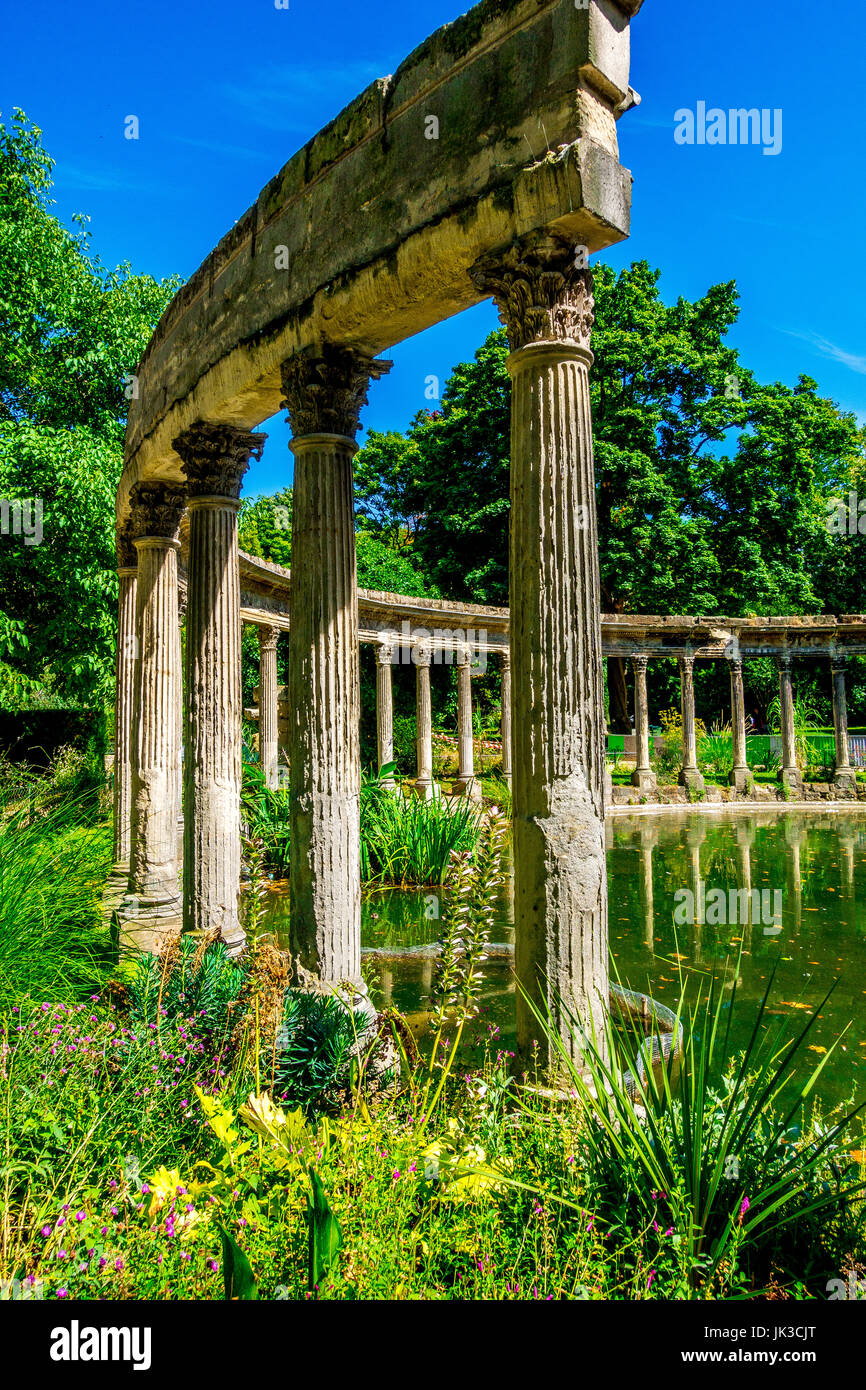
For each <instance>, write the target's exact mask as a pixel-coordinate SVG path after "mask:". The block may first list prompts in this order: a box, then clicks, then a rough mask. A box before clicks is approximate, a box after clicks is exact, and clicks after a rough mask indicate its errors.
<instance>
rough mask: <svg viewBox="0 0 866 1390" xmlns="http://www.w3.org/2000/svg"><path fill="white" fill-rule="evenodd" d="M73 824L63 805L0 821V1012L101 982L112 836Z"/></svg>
mask: <svg viewBox="0 0 866 1390" xmlns="http://www.w3.org/2000/svg"><path fill="white" fill-rule="evenodd" d="M79 820H80V807H79V806H78V804H77V802H76V801H75V800H67V801H65V802H62V803H60V804H58V805H55V806H53V807H51V808H49V809H45V810H37V811H34V813H33V814H32V815H31V814H30V813H28V812H27V811H25V810H19V811H17V812H15V813H14V814H13V815H11V816H7V817H6V818H5V819H4V820H3V821H2V822H0V1009H2V1008H4V1007H6V1006H7V1005H8V1004H9V1003H10V1002H12V1001H14V1000H15V999H17V998H19V997H21V996H23V995H26V994H30V995H33V996H38V997H42V998H45V997H50V998H52V999H71V998H73V997H75V996H76V995H79V994H81V993H82V992H84V991H89V990H91V989H94V988H97V987H98V986H99V984H100V983H101V982H103V981H104V980H105V979H106V978H107V975H108V972H109V970H110V968H111V962H110V944H109V933H108V930H107V928H106V926H105V923H104V921H103V916H102V907H101V894H102V890H103V886H104V884H105V879H106V876H107V874H108V870H109V868H110V866H111V832H110V830H109V829H108V827H107V826H104V825H92V826H87V825H81V824H79V823H78V822H79Z"/></svg>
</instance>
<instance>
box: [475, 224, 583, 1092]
mask: <svg viewBox="0 0 866 1390" xmlns="http://www.w3.org/2000/svg"><path fill="white" fill-rule="evenodd" d="M578 262H579V257H578V256H577V255H576V254H575V249H574V248H573V247H572V246H570V245H568V244H567V243H566V242H564V241H562V240H560V239H558V238H556V237H553V236H550V235H546V234H535V235H532V236H530V237H527V238H525V239H524V240H523V241H522V242H520V243H518V244H516V245H514V246H512V247H510V248H509V249H508V250H507V251H505V252H504V253H502V254H501V255H495V256H487V257H484V258H483V259H482V260H481V261H480V262H478V263H476V265H475V267H474V268H473V270H472V272H471V274H472V279H473V280H474V282H475V284H476V286H477V287H478V288H479V289H481V290H483V291H485V292H486V293H492V294H493V295H494V297H495V299H496V302H497V304H498V306H499V310H500V314H501V317H502V319H503V321H504V323H505V325H506V328H507V330H508V337H509V342H510V346H511V354H510V356H509V359H508V370H509V373H510V375H511V379H512V405H511V548H510V607H511V652H512V656H513V659H514V687H513V699H512V711H513V716H514V730H513V752H514V778H513V789H514V916H515V933H516V970H517V976H518V982H519V990H518V994H517V1044H518V1056H519V1058H520V1060H521V1061H522V1063H523V1065H524V1066H525V1067H529V1066H530V1065H531V1064H532V1056H533V1044H534V1043H537V1044H538V1047H539V1061H540V1063H541V1065H542V1067H554V1066H555V1062H556V1057H557V1052H556V1049H555V1048H553V1047H552V1046H551V1045H550V1044H549V1043H548V1041H547V1038H546V1036H545V1034H544V1030H543V1029H541V1028H540V1026H539V1024H538V1022H537V1020H536V1018H535V1014H534V1012H533V1009H532V1007H531V1005H530V1003H529V1002H527V998H526V997H525V996H528V1000H529V1001H531V1004H532V1005H534V1006H535V1008H536V1009H537V1010H538V1011H539V1012H540V1013H541V1014H542V1015H544V1014H545V1012H546V1011H548V1010H549V1011H550V1014H551V1016H552V1020H553V1027H554V1028H555V1029H557V1030H558V1031H559V1034H560V1036H561V1037H562V1039H563V1042H564V1044H565V1047H566V1048H567V1049H568V1051H569V1053H570V1054H571V1055H572V1056H574V1057H579V1056H580V1055H581V1054H582V1052H583V1050H584V1047H585V1042H584V1037H585V1035H586V1034H588V1033H590V1032H592V1031H593V1030H594V1031H595V1034H596V1036H597V1040H598V1043H599V1045H600V1046H601V1047H602V1048H603V1047H604V1027H605V1018H606V1013H607V1003H608V935H607V873H606V866H605V841H604V770H605V756H604V755H605V747H604V745H605V728H604V699H603V687H602V656H601V603H600V585H599V573H598V532H597V524H596V508H595V470H594V464H593V452H592V421H591V416H590V398H589V368H590V366H591V364H592V360H593V359H592V353H591V352H590V337H591V330H592V323H593V314H594V303H593V298H592V278H591V275H590V273H589V271H588V270H585V269H580V268H579V266H578ZM572 1015H573V1016H574V1017H576V1018H577V1020H579V1025H578V1028H577V1029H576V1028H575V1026H574V1024H573V1022H572V1017H571V1016H572Z"/></svg>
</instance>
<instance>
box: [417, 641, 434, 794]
mask: <svg viewBox="0 0 866 1390" xmlns="http://www.w3.org/2000/svg"><path fill="white" fill-rule="evenodd" d="M431 657H432V653H431V651H430V648H429V647H428V646H425V645H423V644H419V645H418V646H415V647H413V648H412V660H413V662H414V663H415V751H416V758H417V772H418V776H417V777H416V779H415V791H416V793H417V794H418V796H421V797H424V798H425V799H427V798H428V797H430V796H432V795H433V705H432V702H431V698H430V661H431Z"/></svg>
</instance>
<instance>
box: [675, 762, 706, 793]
mask: <svg viewBox="0 0 866 1390" xmlns="http://www.w3.org/2000/svg"><path fill="white" fill-rule="evenodd" d="M679 784H680V786H681V787H685V788H686V790H687V791H690V792H702V791H703V790H704V787H705V785H706V783H705V782H704V774H703V773H702V772H699V771H698V769H697V768H696V767H681V768H680V775H679Z"/></svg>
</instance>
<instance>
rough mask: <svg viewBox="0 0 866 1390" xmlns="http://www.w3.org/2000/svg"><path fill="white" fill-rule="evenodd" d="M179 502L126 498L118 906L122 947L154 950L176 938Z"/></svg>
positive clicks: (166, 489)
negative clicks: (132, 641)
mask: <svg viewBox="0 0 866 1390" xmlns="http://www.w3.org/2000/svg"><path fill="white" fill-rule="evenodd" d="M185 503H186V496H185V493H184V491H183V489H181V488H178V487H171V486H169V485H167V484H164V483H138V484H136V485H135V487H134V488H133V489H132V492H131V494H130V510H131V528H132V538H133V542H134V544H135V549H136V552H137V554H138V570H137V574H138V578H137V583H136V633H137V640H138V647H137V660H136V663H135V675H136V680H135V696H134V701H133V716H132V738H133V743H134V755H133V759H132V777H131V798H130V800H131V816H130V856H129V881H128V885H127V891H126V897H125V898H124V901H123V903H122V905H121V909H120V914H121V919H122V922H123V931H122V936H123V940H124V942H125V943H126V944H127V945H136V946H138V947H140V948H141V949H144V950H151V949H154V948H155V947H156V946H157V945H158V944H159V942H158V938H159V937H161V936H162V935H163V934H165V933H169V932H172V931H174V932H179V931H180V927H181V900H180V893H179V889H178V867H179V866H178V854H177V818H178V814H179V812H180V806H179V801H178V790H179V772H178V769H179V763H180V729H179V726H178V713H179V709H180V698H181V697H180V686H181V650H180V626H179V623H178V617H177V605H178V582H177V557H178V552H179V551H180V541H179V540H178V528H179V525H180V518H181V514H182V512H183V508H184V506H185Z"/></svg>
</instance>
